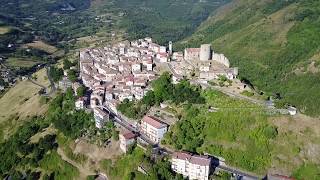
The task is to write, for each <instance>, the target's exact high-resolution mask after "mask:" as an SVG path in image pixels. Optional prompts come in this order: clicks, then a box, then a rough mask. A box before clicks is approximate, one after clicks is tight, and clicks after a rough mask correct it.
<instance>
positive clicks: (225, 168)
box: [217, 165, 262, 180]
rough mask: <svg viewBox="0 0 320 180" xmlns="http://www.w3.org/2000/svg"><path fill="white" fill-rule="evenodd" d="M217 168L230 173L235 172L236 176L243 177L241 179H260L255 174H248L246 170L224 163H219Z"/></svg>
mask: <svg viewBox="0 0 320 180" xmlns="http://www.w3.org/2000/svg"><path fill="white" fill-rule="evenodd" d="M217 168H218V169H221V170H223V171H226V172H229V173H232V174H236V175H237V176H240V177H241V179H243V180H258V179H262V178H261V177H258V176H256V175H252V174H249V173H247V172H244V171H241V170H238V169H237V168H234V167H229V166H226V165H219V166H218V167H217Z"/></svg>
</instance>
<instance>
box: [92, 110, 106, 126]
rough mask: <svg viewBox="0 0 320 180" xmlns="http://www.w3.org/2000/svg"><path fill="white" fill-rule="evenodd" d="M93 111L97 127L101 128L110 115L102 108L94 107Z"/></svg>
mask: <svg viewBox="0 0 320 180" xmlns="http://www.w3.org/2000/svg"><path fill="white" fill-rule="evenodd" d="M93 113H94V120H95V123H96V127H97V128H99V129H100V128H102V127H103V126H104V124H105V122H106V120H107V119H108V118H109V115H108V114H107V113H106V112H104V111H103V110H102V109H100V108H94V109H93Z"/></svg>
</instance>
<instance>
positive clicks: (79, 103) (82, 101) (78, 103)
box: [75, 97, 86, 110]
mask: <svg viewBox="0 0 320 180" xmlns="http://www.w3.org/2000/svg"><path fill="white" fill-rule="evenodd" d="M85 104H86V102H85V99H84V97H80V98H79V99H78V100H77V101H76V102H75V106H76V110H80V109H84V108H85Z"/></svg>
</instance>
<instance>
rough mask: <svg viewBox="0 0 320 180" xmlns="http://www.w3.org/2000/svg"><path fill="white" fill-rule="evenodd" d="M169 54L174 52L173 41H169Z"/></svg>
mask: <svg viewBox="0 0 320 180" xmlns="http://www.w3.org/2000/svg"><path fill="white" fill-rule="evenodd" d="M169 54H170V55H171V54H172V41H169Z"/></svg>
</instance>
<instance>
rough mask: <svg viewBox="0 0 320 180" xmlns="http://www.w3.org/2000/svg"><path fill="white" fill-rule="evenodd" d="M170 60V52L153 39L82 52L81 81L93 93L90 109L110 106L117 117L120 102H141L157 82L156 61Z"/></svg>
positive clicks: (125, 42) (121, 43) (126, 42)
mask: <svg viewBox="0 0 320 180" xmlns="http://www.w3.org/2000/svg"><path fill="white" fill-rule="evenodd" d="M168 59H169V53H168V52H167V48H166V47H165V46H160V45H158V44H156V43H153V42H152V39H151V38H145V39H139V40H136V41H131V42H129V41H124V42H120V43H118V44H115V45H112V46H111V45H110V46H106V47H103V48H95V49H85V50H83V51H81V52H80V78H81V80H82V83H83V84H84V85H85V86H86V87H87V88H88V89H89V90H90V91H91V96H90V107H91V108H92V109H95V108H100V107H103V106H107V107H108V108H109V109H111V110H112V111H114V112H115V113H117V109H116V107H117V104H118V103H119V102H122V101H124V100H125V99H128V100H130V101H131V100H133V99H137V100H140V99H142V98H143V96H144V95H145V94H146V92H147V91H148V90H149V87H148V84H149V83H150V81H152V80H154V79H155V78H156V72H155V71H154V66H155V64H154V61H155V60H157V61H159V62H167V61H168Z"/></svg>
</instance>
